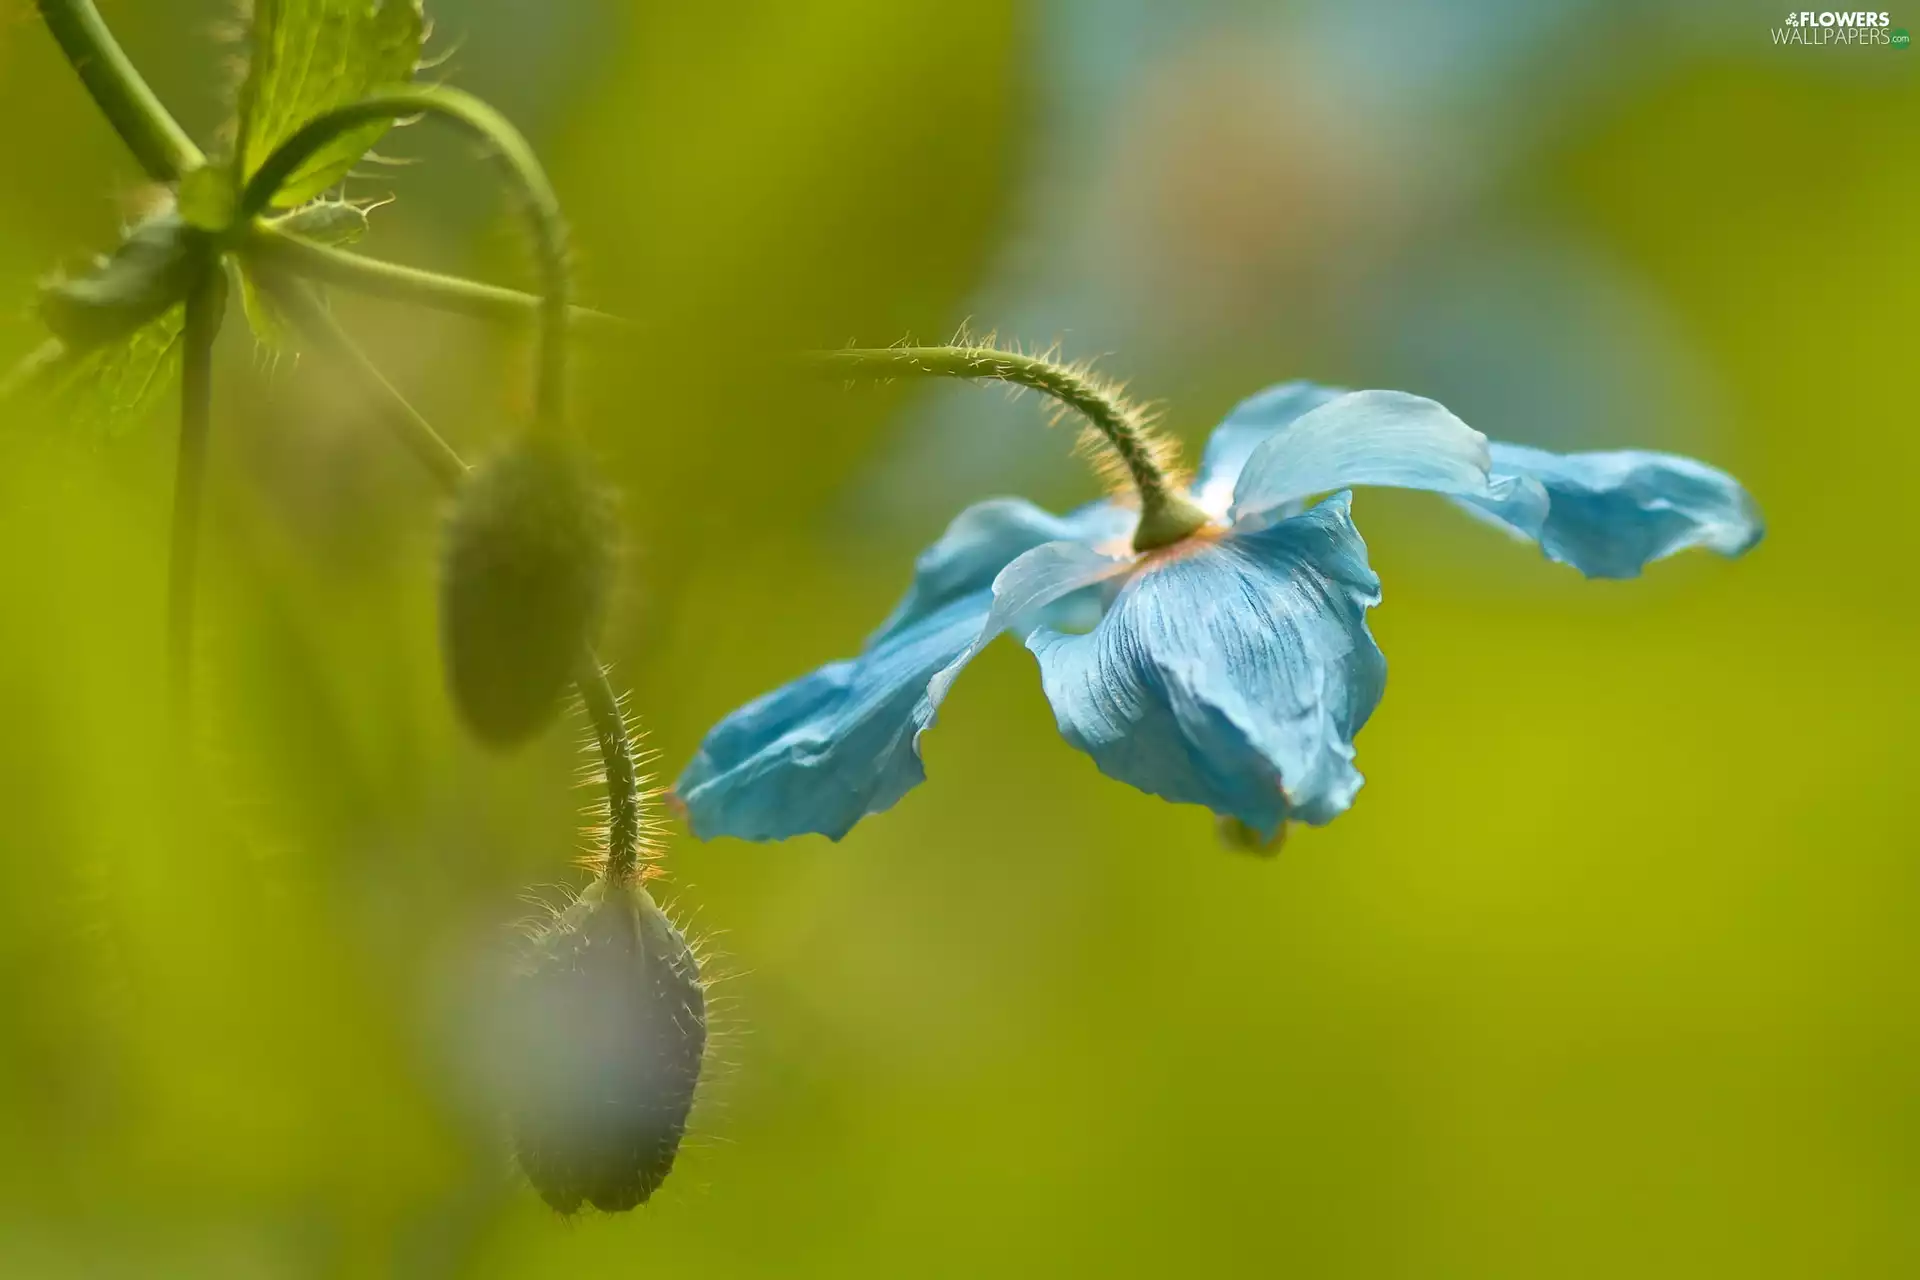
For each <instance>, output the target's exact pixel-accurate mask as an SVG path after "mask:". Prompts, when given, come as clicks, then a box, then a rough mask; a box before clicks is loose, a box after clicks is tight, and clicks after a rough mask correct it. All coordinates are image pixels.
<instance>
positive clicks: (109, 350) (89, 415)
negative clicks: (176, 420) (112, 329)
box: [53, 305, 187, 437]
mask: <svg viewBox="0 0 1920 1280" xmlns="http://www.w3.org/2000/svg"><path fill="white" fill-rule="evenodd" d="M186 318H187V309H186V307H185V306H184V305H183V306H176V307H174V308H172V309H171V310H169V311H166V312H164V313H162V314H161V315H160V316H158V317H157V318H155V319H154V320H153V321H151V322H150V323H148V324H146V325H144V326H142V327H141V328H139V329H136V330H135V331H134V332H132V333H130V334H128V335H126V336H125V337H123V338H122V339H120V340H119V341H117V342H112V343H108V344H105V345H103V346H99V347H96V348H94V349H93V350H92V351H88V352H85V353H81V354H77V355H76V356H74V357H71V363H70V365H69V366H68V368H67V369H66V370H65V372H64V374H63V376H62V377H61V379H60V381H59V385H58V387H57V388H56V389H55V390H54V392H53V396H54V398H55V400H56V401H57V402H59V403H60V404H61V405H62V407H63V408H65V409H66V411H67V412H68V414H69V415H70V421H71V423H72V425H73V426H74V427H75V428H77V429H79V430H81V431H83V432H88V433H91V434H94V435H99V436H108V437H111V436H117V435H120V434H121V433H123V432H124V431H125V430H127V429H128V428H129V427H131V426H133V425H134V424H135V423H137V422H138V421H139V420H140V419H141V418H142V417H144V416H145V415H146V413H147V411H148V410H149V409H151V408H152V407H153V406H154V405H155V404H156V403H157V402H158V401H159V400H160V399H161V397H163V396H165V395H166V394H167V393H168V392H169V391H171V390H172V389H173V388H174V387H175V386H176V385H177V384H178V383H179V381H180V339H181V332H182V330H183V329H185V327H186Z"/></svg>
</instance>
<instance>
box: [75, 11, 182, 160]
mask: <svg viewBox="0 0 1920 1280" xmlns="http://www.w3.org/2000/svg"><path fill="white" fill-rule="evenodd" d="M39 6H40V16H41V17H42V18H44V19H46V23H47V30H48V31H50V32H52V33H53V38H54V39H55V40H56V41H58V42H59V44H60V50H61V52H63V53H65V54H66V55H67V61H68V62H71V63H72V64H73V69H74V70H75V71H77V72H79V73H80V80H81V83H83V84H85V85H86V86H87V92H88V93H90V94H92V95H93V100H94V102H95V104H97V105H98V106H99V108H100V110H101V112H102V113H103V114H104V115H105V116H106V117H107V121H108V123H110V124H111V125H113V129H114V132H115V133H118V134H119V135H120V139H121V141H123V142H125V143H126V144H127V149H128V150H130V151H132V152H133V155H134V158H135V159H136V160H138V161H139V162H140V167H141V168H142V169H145V170H146V171H147V176H148V177H150V178H152V179H153V180H154V181H155V182H174V181H177V180H178V179H179V177H180V175H181V174H183V173H186V172H188V171H190V170H193V169H198V168H199V167H200V166H201V165H203V164H205V163H206V157H205V156H203V155H201V154H200V148H198V147H196V146H194V145H193V139H192V138H190V137H188V136H187V131H186V130H185V129H182V128H181V127H180V125H179V122H178V121H176V120H175V119H174V118H173V116H172V115H170V114H169V113H168V111H167V109H166V108H165V107H164V106H162V105H161V103H160V99H159V98H157V97H155V96H154V92H153V90H152V89H150V88H148V87H147V82H146V81H145V80H143V79H141V78H140V73H139V71H137V70H136V69H135V68H134V65H133V63H132V62H131V61H130V60H129V59H128V58H127V55H126V53H125V52H124V51H123V50H122V49H121V48H120V45H119V44H118V42H116V41H115V40H114V38H113V33H112V32H111V31H109V30H107V24H106V23H105V22H102V21H101V20H100V13H99V11H98V10H96V9H95V8H94V7H93V3H92V0H39Z"/></svg>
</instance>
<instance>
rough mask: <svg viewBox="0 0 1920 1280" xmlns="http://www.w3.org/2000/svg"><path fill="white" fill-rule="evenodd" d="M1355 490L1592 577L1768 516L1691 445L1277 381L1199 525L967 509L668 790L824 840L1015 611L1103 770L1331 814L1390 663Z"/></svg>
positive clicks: (703, 808) (1251, 417)
mask: <svg viewBox="0 0 1920 1280" xmlns="http://www.w3.org/2000/svg"><path fill="white" fill-rule="evenodd" d="M1362 485H1390V486H1395V487H1398V488H1407V489H1426V490H1431V491H1434V492H1438V493H1442V494H1445V495H1446V496H1447V497H1449V498H1450V499H1451V500H1452V501H1453V502H1455V503H1456V504H1457V505H1459V506H1461V507H1463V508H1465V509H1466V510H1467V511H1469V512H1471V513H1472V514H1474V515H1476V516H1479V517H1481V518H1482V519H1485V520H1488V521H1490V522H1493V523H1495V524H1498V525H1500V526H1502V527H1504V528H1506V529H1507V530H1509V531H1510V532H1512V533H1513V534H1514V535H1515V536H1517V537H1521V538H1526V539H1530V540H1532V541H1534V542H1535V543H1537V544H1538V545H1539V546H1540V548H1541V550H1542V551H1543V552H1544V553H1545V554H1546V555H1547V556H1548V557H1549V558H1551V559H1553V560H1557V561H1560V562H1561V563H1564V564H1569V565H1572V566H1573V567H1574V568H1576V569H1578V570H1580V571H1581V572H1582V573H1584V574H1586V575H1587V576H1589V577H1606V578H1627V577H1633V576H1635V575H1637V574H1638V573H1639V572H1640V570H1641V567H1642V566H1643V565H1645V564H1647V563H1648V562H1650V561H1653V560H1657V559H1660V558H1661V557H1663V556H1668V555H1672V554H1673V553H1674V552H1676V551H1680V550H1683V549H1685V548H1687V547H1693V546H1705V547H1710V548H1712V549H1713V550H1715V551H1718V552H1720V553H1721V554H1723V555H1729V556H1732V555H1738V554H1740V553H1741V552H1743V551H1745V550H1747V548H1749V547H1751V546H1752V545H1753V544H1754V543H1755V542H1757V541H1758V540H1759V538H1760V535H1761V532H1762V527H1761V522H1760V516H1759V512H1758V510H1757V509H1756V507H1755V506H1754V503H1753V501H1752V499H1751V498H1750V497H1748V495H1747V493H1746V492H1745V490H1743V489H1742V488H1741V487H1740V485H1739V484H1738V483H1737V482H1736V481H1735V480H1734V479H1733V478H1732V477H1731V476H1728V475H1726V474H1725V473H1723V472H1720V471H1716V470H1715V469H1713V468H1712V467H1709V466H1706V465H1705V464H1703V463H1699V462H1695V461H1693V460H1692V459H1689V458H1682V457H1676V456H1673V455H1670V454H1661V453H1646V452H1616V453H1580V454H1555V453H1547V452H1544V451H1542V450H1538V449H1528V448H1522V447H1519V446H1516V445H1505V444H1492V445H1489V443H1488V441H1487V439H1486V437H1485V436H1483V435H1481V434H1480V433H1479V432H1477V431H1475V430H1473V429H1472V428H1470V427H1468V426H1467V425H1466V424H1465V423H1463V422H1461V421H1460V420H1459V419H1458V418H1456V417H1454V416H1453V415H1452V414H1451V413H1449V412H1448V411H1447V410H1446V409H1445V408H1443V407H1442V406H1440V405H1439V404H1436V403H1435V402H1434V401H1431V400H1426V399H1422V398H1421V397H1419V396H1412V395H1406V394H1403V393H1400V392H1395V391H1357V392H1351V393H1349V392H1342V391H1338V390H1334V389H1331V388H1326V387H1318V386H1313V385H1310V384H1307V383H1300V382H1293V383H1287V384H1284V385H1281V386H1277V387H1273V388H1271V389H1269V390H1267V391H1265V392H1263V393H1261V394H1260V395H1257V396H1255V397H1253V398H1252V399H1250V400H1248V401H1246V402H1244V403H1242V404H1241V405H1240V406H1239V407H1237V408H1236V409H1235V410H1234V411H1233V412H1232V413H1231V414H1229V415H1228V416H1227V419H1226V421H1225V422H1223V423H1221V424H1220V426H1219V428H1218V429H1216V430H1215V432H1214V433H1213V437H1212V439H1211V441H1210V442H1209V443H1208V445H1207V449H1206V454H1205V457H1204V459H1203V460H1202V463H1201V467H1200V471H1199V474H1198V476H1197V477H1196V479H1195V481H1194V484H1193V486H1192V489H1191V494H1190V496H1191V498H1192V499H1193V501H1194V502H1195V503H1197V504H1198V505H1199V506H1200V507H1201V508H1202V509H1204V510H1205V511H1206V513H1207V514H1208V515H1209V516H1210V517H1211V518H1212V523H1210V524H1209V525H1207V527H1205V528H1204V529H1202V530H1200V531H1199V532H1197V533H1195V534H1194V535H1192V536H1190V537H1188V538H1185V539H1183V540H1181V541H1179V542H1176V543H1175V544H1173V545H1172V546H1168V547H1162V548H1158V549H1156V550H1152V551H1148V552H1145V553H1137V552H1135V551H1134V550H1133V549H1132V543H1131V536H1132V532H1133V526H1134V522H1135V514H1134V512H1133V511H1131V510H1130V509H1128V508H1126V507H1123V506H1120V505H1118V504H1116V503H1113V502H1105V501H1103V502H1097V503H1094V504H1092V505H1090V506H1086V507H1083V508H1081V509H1079V510H1078V511H1075V512H1073V513H1072V514H1070V515H1067V516H1056V515H1052V514H1050V513H1048V512H1046V511H1043V510H1041V509H1040V508H1038V507H1036V506H1034V505H1033V504H1031V503H1029V502H1025V501H1023V500H1021V499H1017V498H996V499H993V500H991V501H988V502H982V503H979V504H976V505H975V506H972V507H969V508H967V510H965V511H963V512H961V513H960V515H959V517H958V518H957V519H955V520H954V522H953V523H952V525H950V526H949V527H948V529H947V531H946V533H945V535H944V536H942V537H941V539H940V540H939V541H938V542H936V543H934V545H933V546H932V547H930V548H928V549H927V550H926V551H925V552H924V553H922V555H921V556H920V559H919V562H918V564H917V565H916V566H915V571H914V579H913V585H912V586H911V587H910V588H909V590H908V591H907V595H906V598H905V599H903V600H902V601H901V602H900V604H899V607H898V608H896V609H895V610H894V612H893V616H892V617H890V618H888V619H887V621H886V622H885V623H884V624H883V625H882V626H881V627H880V629H879V630H878V631H876V632H875V633H874V634H873V635H872V636H871V637H870V638H869V639H868V640H867V643H866V645H865V647H864V648H863V649H862V650H861V652H860V654H859V656H858V657H855V658H852V659H850V660H848V661H844V662H834V663H829V664H828V665H827V666H824V667H822V668H820V669H819V670H817V671H815V672H813V673H812V674H810V675H806V676H802V677H801V678H800V679H798V680H795V681H794V682H793V683H791V684H788V685H785V686H783V687H781V688H779V689H776V690H774V691H773V692H771V693H769V694H766V695H765V696H763V697H761V698H759V699H757V700H755V701H753V702H750V703H748V704H747V705H746V706H744V707H742V708H740V709H739V710H737V711H735V712H734V713H733V714H732V715H730V716H728V717H727V718H726V719H724V720H722V721H721V722H720V723H719V724H718V725H716V726H715V727H714V729H713V731H712V732H711V733H709V734H708V735H707V738H706V741H705V742H703V743H702V744H701V747H700V750H699V752H698V754H697V755H696V756H695V757H694V759H693V761H692V763H691V764H690V765H688V767H687V770H686V772H685V773H684V774H683V775H682V776H681V778H680V780H679V782H678V784H677V785H676V787H675V793H676V796H677V798H678V800H679V802H680V804H681V806H683V808H684V811H685V813H686V815H687V817H688V820H689V822H690V824H691V826H692V827H693V830H694V832H695V833H696V834H697V835H699V836H701V837H703V838H711V837H713V836H721V835H729V836H738V837H740V838H743V839H748V840H779V839H784V838H786V837H788V836H793V835H799V834H801V833H804V832H818V833H820V834H823V835H826V836H830V837H832V838H834V839H836V840H837V839H839V838H840V837H841V836H843V835H845V834H846V833H847V832H848V831H849V830H850V829H851V828H852V827H853V825H854V824H855V823H856V822H858V821H859V820H860V819H861V818H863V817H865V816H866V815H867V814H870V813H877V812H879V811H881V810H883V809H886V808H888V807H890V806H891V805H893V804H894V803H895V802H896V801H898V800H899V799H900V798H901V797H902V796H903V795H905V794H906V793H907V791H908V790H910V789H911V788H912V787H913V786H914V785H915V784H917V783H919V782H920V781H921V780H922V779H923V778H924V777H925V776H926V774H925V770H924V769H923V767H922V765H921V761H920V747H919V743H920V735H921V734H923V733H925V732H926V731H927V729H928V728H929V727H930V726H931V725H932V724H933V720H934V715H935V712H936V711H937V709H938V708H939V706H940V702H941V700H942V698H944V697H945V696H946V693H947V690H948V689H949V688H950V687H951V686H952V684H953V681H954V679H955V678H956V677H957V676H958V675H959V673H960V671H961V669H962V668H963V667H964V666H965V665H966V664H967V662H968V661H970V660H971V659H972V658H973V656H974V655H975V654H977V653H979V652H980V650H981V649H982V648H983V647H984V646H985V645H986V644H987V643H988V642H989V641H991V640H993V639H994V638H995V637H996V636H998V635H999V634H1001V633H1002V632H1011V633H1013V634H1014V635H1016V636H1018V637H1020V638H1021V640H1023V641H1024V642H1025V644H1026V646H1027V648H1028V649H1029V650H1031V651H1032V652H1033V654H1034V656H1035V657H1036V658H1037V659H1038V660H1039V664H1040V680H1041V684H1042V686H1043V687H1044V688H1045V690H1046V695H1047V700H1048V701H1049V702H1050V703H1051V704H1052V705H1053V710H1054V715H1055V718H1056V720H1057V721H1058V723H1059V726H1060V732H1061V734H1062V735H1063V736H1064V737H1065V738H1066V739H1067V741H1068V742H1070V743H1072V744H1073V745H1074V746H1076V747H1078V748H1080V749H1081V750H1082V751H1085V752H1086V753H1087V754H1088V755H1090V756H1092V757H1093V759H1094V762H1095V763H1096V764H1098V765H1099V767H1100V769H1101V771H1102V772H1104V773H1106V774H1108V775H1109V776H1111V777H1114V778H1118V779H1119V780H1121V781H1122V782H1127V783H1131V784H1132V785H1133V786H1135V787H1138V788H1140V789H1141V790H1142V791H1146V792H1149V793H1151V794H1153V795H1157V796H1162V797H1164V798H1166V799H1168V800H1172V801H1175V802H1178V803H1183V804H1200V805H1205V806H1206V807H1207V808H1209V809H1211V810H1213V811H1214V812H1215V813H1216V814H1219V815H1221V816H1222V817H1223V818H1228V819H1234V820H1237V821H1238V822H1241V823H1244V824H1245V825H1246V826H1247V827H1248V828H1251V829H1252V830H1253V831H1255V832H1257V833H1258V834H1259V835H1261V836H1262V837H1264V838H1272V837H1273V836H1275V835H1276V834H1277V833H1278V832H1279V830H1280V829H1281V827H1282V825H1283V824H1284V823H1285V822H1287V821H1289V820H1297V821H1302V822H1308V823H1313V824H1321V823H1325V822H1329V821H1331V820H1332V819H1333V818H1335V817H1337V816H1338V815H1339V814H1340V813H1342V812H1343V811H1344V810H1345V809H1346V808H1347V807H1348V806H1349V805H1351V804H1352V803H1353V798H1354V794H1355V793H1356V792H1357V791H1358V790H1359V788H1360V783H1361V778H1360V774H1359V772H1358V771H1357V770H1356V769H1355V768H1354V763H1353V756H1354V748H1353V739H1354V736H1355V735H1356V734H1357V733H1359V731H1360V728H1361V726H1362V725H1364V724H1365V723H1366V722H1367V717H1368V716H1370V715H1372V714H1373V709H1374V707H1375V706H1376V705H1378V703H1379V701H1380V695H1381V692H1382V690H1383V689H1384V687H1385V683H1386V660H1385V658H1384V657H1383V656H1382V655H1381V653H1380V650H1379V648H1378V646H1376V645H1375V644H1374V641H1373V637H1372V635H1371V634H1369V632H1368V630H1367V624H1366V612H1367V610H1368V609H1370V608H1372V607H1373V606H1374V605H1376V604H1378V603H1379V602H1380V580H1379V579H1378V578H1377V577H1376V576H1375V575H1374V572H1373V570H1372V569H1371V568H1370V567H1369V566H1368V564H1367V549H1366V544H1365V543H1364V542H1362V541H1361V538H1360V534H1359V532H1358V531H1357V530H1356V529H1355V528H1354V526H1353V518H1352V512H1351V505H1352V494H1351V489H1352V488H1354V487H1356V486H1362ZM1323 494H1331V495H1332V496H1330V497H1325V498H1324V499H1322V500H1320V501H1318V502H1317V503H1316V502H1315V501H1314V499H1315V498H1317V497H1319V496H1320V495H1323Z"/></svg>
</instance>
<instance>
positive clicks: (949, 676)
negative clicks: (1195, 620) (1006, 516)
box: [921, 542, 1135, 724]
mask: <svg viewBox="0 0 1920 1280" xmlns="http://www.w3.org/2000/svg"><path fill="white" fill-rule="evenodd" d="M1134 563H1135V560H1134V557H1133V556H1131V555H1120V556H1109V555H1103V554H1101V553H1100V552H1098V551H1096V550H1094V549H1093V548H1092V547H1089V546H1087V545H1086V544H1084V543H1079V542H1049V543H1047V544H1046V545H1045V546H1039V547H1035V548H1034V549H1033V550H1031V551H1029V552H1027V553H1026V554H1025V555H1022V556H1021V557H1020V558H1019V559H1017V560H1015V561H1014V562H1013V563H1012V564H1010V565H1008V566H1007V567H1006V568H1004V569H1002V570H1001V571H1000V574H999V576H998V577H996V578H995V579H994V580H993V608H992V610H991V611H990V612H989V613H988V614H987V616H986V618H985V619H984V620H983V621H982V622H981V625H980V634H979V635H978V636H976V637H975V638H974V641H973V643H972V644H970V645H968V646H967V647H966V649H965V650H963V651H962V652H961V653H960V655H959V656H958V657H956V658H955V659H954V660H953V661H952V662H950V663H948V664H947V666H946V667H945V669H943V670H942V671H941V672H940V674H938V675H936V676H935V677H934V678H933V679H932V680H931V681H929V682H928V684H927V699H926V702H925V704H924V705H923V707H922V708H921V714H922V716H923V720H924V723H925V724H931V723H933V713H934V711H935V709H937V708H938V707H939V705H940V700H941V699H942V698H945V697H946V696H947V690H948V689H951V688H952V687H953V682H954V680H955V679H957V678H958V677H959V675H960V669H961V668H962V667H964V666H966V665H967V663H969V662H971V661H972V660H973V658H974V656H975V655H976V654H978V653H979V652H980V651H981V650H982V649H984V648H986V647H987V645H988V644H989V643H991V642H992V641H993V639H994V637H996V636H998V635H999V634H1000V633H1001V632H1002V631H1006V630H1009V629H1015V630H1018V631H1019V633H1020V634H1021V635H1022V636H1025V635H1027V634H1029V633H1031V632H1032V631H1033V630H1035V629H1036V628H1037V627H1040V626H1042V625H1046V624H1048V623H1051V622H1056V621H1058V619H1057V618H1054V617H1052V616H1051V615H1050V612H1049V606H1051V605H1053V604H1055V603H1057V602H1058V601H1061V600H1063V599H1065V598H1066V597H1068V596H1071V595H1073V594H1074V593H1076V592H1078V591H1082V590H1084V589H1085V588H1088V587H1093V586H1097V585H1099V584H1100V583H1103V582H1106V581H1107V580H1109V579H1111V578H1115V577H1118V576H1119V575H1121V574H1123V573H1125V572H1127V570H1128V569H1130V568H1132V567H1133V565H1134Z"/></svg>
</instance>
